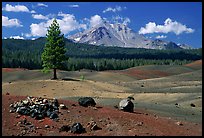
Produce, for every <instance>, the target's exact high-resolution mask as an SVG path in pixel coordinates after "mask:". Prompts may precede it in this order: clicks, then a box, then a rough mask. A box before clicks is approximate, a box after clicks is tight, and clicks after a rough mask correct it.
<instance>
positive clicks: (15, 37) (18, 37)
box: [10, 35, 24, 39]
mask: <svg viewBox="0 0 204 138" xmlns="http://www.w3.org/2000/svg"><path fill="white" fill-rule="evenodd" d="M10 38H13V39H24V38H23V37H21V36H18V35H17V36H10Z"/></svg>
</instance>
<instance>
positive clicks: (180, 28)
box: [139, 18, 194, 35]
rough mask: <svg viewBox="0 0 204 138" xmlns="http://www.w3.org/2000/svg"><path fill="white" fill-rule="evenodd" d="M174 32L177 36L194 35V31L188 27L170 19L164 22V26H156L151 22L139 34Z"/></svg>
mask: <svg viewBox="0 0 204 138" xmlns="http://www.w3.org/2000/svg"><path fill="white" fill-rule="evenodd" d="M170 32H173V33H175V34H176V35H179V34H181V33H193V32H194V29H192V28H187V27H186V25H183V24H181V23H179V22H177V21H172V20H171V19H170V18H167V19H166V20H165V21H164V25H156V23H155V22H149V23H148V24H146V26H145V27H141V28H140V30H139V34H149V33H170Z"/></svg>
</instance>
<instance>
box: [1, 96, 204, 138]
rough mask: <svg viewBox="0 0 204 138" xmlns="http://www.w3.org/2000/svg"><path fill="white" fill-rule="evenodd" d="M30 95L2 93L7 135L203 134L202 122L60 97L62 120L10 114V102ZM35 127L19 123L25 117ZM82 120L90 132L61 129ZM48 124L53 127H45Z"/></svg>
mask: <svg viewBox="0 0 204 138" xmlns="http://www.w3.org/2000/svg"><path fill="white" fill-rule="evenodd" d="M25 98H26V96H13V95H2V103H3V104H2V135H3V136H17V135H18V136H201V135H202V125H201V124H199V123H189V122H184V121H176V120H173V119H172V118H167V117H160V116H157V115H155V114H154V113H151V112H147V111H144V110H134V112H133V113H129V112H123V111H119V110H118V109H115V108H111V107H105V106H101V105H96V107H95V108H94V107H82V106H80V105H79V104H78V103H77V102H74V101H70V100H59V103H63V104H65V105H66V106H67V107H68V109H60V113H59V121H54V120H51V119H49V118H45V119H42V120H35V119H33V118H31V117H29V116H24V115H22V116H18V113H9V108H8V107H9V105H10V104H11V103H13V102H14V101H19V100H22V99H25ZM25 118H26V119H27V122H30V123H31V124H32V127H29V126H27V125H22V124H21V123H19V122H20V121H21V120H23V119H25ZM90 121H95V123H96V124H97V126H98V128H99V129H98V130H90V128H89V127H88V126H87V124H88V123H89V122H90ZM76 122H78V123H81V124H82V126H83V127H84V128H85V130H86V132H84V133H81V134H73V133H71V132H70V131H68V132H65V131H63V132H59V128H60V127H62V126H63V125H69V126H71V125H72V124H73V123H76ZM46 125H48V126H49V127H47V128H46V127H45V126H46Z"/></svg>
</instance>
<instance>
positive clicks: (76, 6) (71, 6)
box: [69, 4, 79, 8]
mask: <svg viewBox="0 0 204 138" xmlns="http://www.w3.org/2000/svg"><path fill="white" fill-rule="evenodd" d="M69 7H70V8H79V5H77V4H74V5H69Z"/></svg>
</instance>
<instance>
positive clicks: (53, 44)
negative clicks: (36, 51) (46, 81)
mask: <svg viewBox="0 0 204 138" xmlns="http://www.w3.org/2000/svg"><path fill="white" fill-rule="evenodd" d="M46 40H47V42H46V44H45V47H44V51H43V53H42V56H41V59H42V62H43V65H42V66H43V71H44V72H47V71H49V70H50V69H53V72H54V77H53V79H57V74H56V70H57V69H59V68H61V67H62V62H63V61H64V60H67V59H68V58H67V57H66V56H65V53H66V49H65V41H64V34H61V31H60V26H59V24H58V23H57V20H56V19H54V20H53V22H52V24H51V25H50V26H49V28H48V32H47V34H46Z"/></svg>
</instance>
